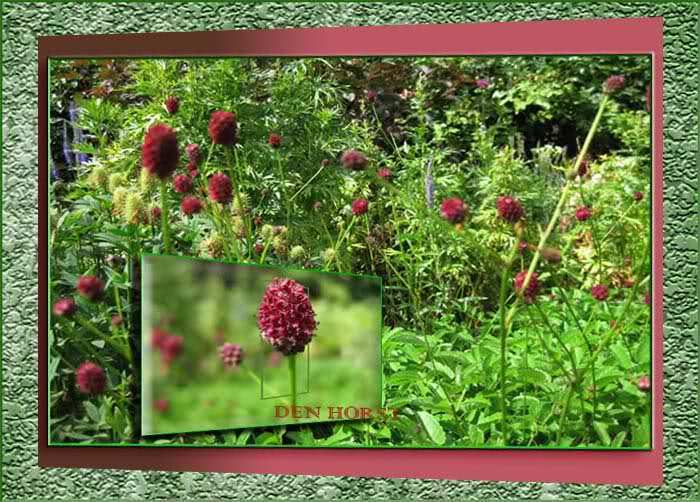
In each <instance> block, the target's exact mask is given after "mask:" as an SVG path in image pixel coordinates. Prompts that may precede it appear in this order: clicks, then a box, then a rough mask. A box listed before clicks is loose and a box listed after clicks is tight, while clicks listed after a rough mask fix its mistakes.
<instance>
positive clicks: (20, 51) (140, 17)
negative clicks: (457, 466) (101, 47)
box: [2, 2, 700, 500]
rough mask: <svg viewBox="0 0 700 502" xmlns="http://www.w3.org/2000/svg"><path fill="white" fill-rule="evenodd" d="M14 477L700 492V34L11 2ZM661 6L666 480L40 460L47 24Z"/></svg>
mask: <svg viewBox="0 0 700 502" xmlns="http://www.w3.org/2000/svg"><path fill="white" fill-rule="evenodd" d="M2 10H3V49H2V52H3V55H2V73H3V82H2V85H3V90H2V92H3V105H2V111H3V112H4V113H3V130H2V139H3V145H2V147H3V150H2V167H3V169H2V171H3V172H2V181H3V207H2V235H3V258H2V259H3V286H4V287H3V312H2V314H3V330H2V342H3V344H2V348H3V352H2V369H3V375H2V376H3V383H2V391H3V393H2V394H3V396H2V399H3V402H2V411H3V417H2V418H3V420H2V454H3V471H2V476H3V479H2V481H3V485H4V486H3V488H4V493H3V494H4V496H5V499H6V500H29V499H36V498H46V497H47V496H49V494H50V497H51V498H52V499H62V498H69V499H75V498H89V499H97V498H100V499H107V498H112V499H113V498H120V499H121V498H132V499H133V498H136V499H151V498H163V497H166V498H179V499H183V498H185V499H201V498H207V499H223V498H232V497H237V498H243V499H259V498H262V499H269V498H335V499H353V500H354V499H372V498H374V499H377V498H379V499H386V498H399V497H410V498H464V497H472V498H478V499H482V498H513V499H520V498H546V499H552V498H554V499H561V498H567V499H569V498H606V499H609V498H615V499H618V498H626V499H630V498H632V499H638V498H656V499H658V498H664V499H690V498H697V497H698V496H699V495H700V493H698V491H697V490H698V485H697V483H698V430H697V423H698V422H697V418H698V388H699V385H698V384H699V382H698V362H699V361H698V316H697V306H698V302H697V293H698V273H697V269H696V267H697V263H698V259H697V258H698V243H697V228H698V225H697V224H698V199H697V190H696V189H697V181H698V162H699V161H700V157H699V156H698V153H697V146H698V140H699V131H698V107H699V106H700V101H699V96H698V82H699V81H700V68H699V65H698V61H700V58H699V55H700V54H699V52H698V41H699V39H700V34H699V33H698V29H699V25H698V20H699V14H700V7H699V6H698V5H697V4H695V3H690V2H675V3H674V2H669V3H659V4H653V3H639V2H628V3H606V4H604V3H583V2H577V3H548V4H545V3H520V4H505V3H494V2H490V3H476V2H468V3H449V4H438V3H414V4H407V3H384V4H382V3H357V4H349V3H260V4H257V5H252V4H242V3H238V4H230V3H229V4H227V3H187V4H185V3H177V4H166V3H150V4H149V3H131V2H130V3H121V4H113V3H105V2H94V3H81V4H77V3H73V4H71V5H70V6H66V5H61V4H48V3H42V4H39V3H10V4H7V3H6V4H3V6H2ZM647 16H662V17H664V20H665V24H664V35H665V55H664V56H665V84H664V99H665V102H664V107H665V118H664V128H665V130H664V170H665V180H664V181H665V190H664V192H665V193H664V211H665V215H664V216H665V224H664V244H665V257H664V258H665V265H666V269H665V281H664V288H665V289H664V302H665V306H666V307H665V310H666V312H665V314H666V316H665V317H666V318H665V327H664V335H665V341H664V373H665V382H664V383H665V388H664V394H665V397H664V401H665V403H664V436H665V438H664V440H665V441H664V442H665V445H664V453H665V455H664V457H665V459H664V473H665V482H664V485H663V486H661V487H622V486H593V485H580V484H554V483H497V482H478V481H462V482H457V481H430V480H410V479H405V480H401V479H398V480H390V479H383V478H372V479H370V478H350V477H301V476H272V475H238V474H222V473H177V472H153V471H117V470H89V469H39V468H38V466H37V448H36V441H37V419H38V416H37V403H36V396H37V378H36V368H37V336H36V335H37V322H36V315H37V314H36V312H37V277H36V272H35V271H36V266H37V255H36V251H37V241H36V233H37V232H36V230H37V228H36V224H37V215H36V207H37V181H38V180H37V171H36V170H37V160H38V154H37V142H36V137H37V103H38V101H37V99H38V97H37V69H38V68H37V61H36V54H37V40H36V37H37V36H41V35H60V34H77V33H127V32H144V31H200V30H222V29H237V28H276V27H312V26H337V25H363V24H413V23H454V22H477V21H516V20H517V21H526V20H540V19H584V18H603V17H613V18H628V17H647Z"/></svg>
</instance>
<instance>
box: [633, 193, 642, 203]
mask: <svg viewBox="0 0 700 502" xmlns="http://www.w3.org/2000/svg"><path fill="white" fill-rule="evenodd" d="M633 197H634V200H636V201H637V202H639V201H640V200H642V199H643V198H644V194H643V193H642V192H634V195H633Z"/></svg>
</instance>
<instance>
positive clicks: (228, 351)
mask: <svg viewBox="0 0 700 502" xmlns="http://www.w3.org/2000/svg"><path fill="white" fill-rule="evenodd" d="M219 357H220V358H221V360H222V361H223V363H224V366H226V367H228V368H235V367H237V366H239V365H240V364H241V361H242V360H243V349H242V348H241V346H240V345H238V344H235V343H228V342H226V343H225V344H223V345H222V346H221V347H219Z"/></svg>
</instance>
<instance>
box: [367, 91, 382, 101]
mask: <svg viewBox="0 0 700 502" xmlns="http://www.w3.org/2000/svg"><path fill="white" fill-rule="evenodd" d="M378 95H379V94H378V93H377V91H373V90H371V89H368V90H366V91H365V97H366V98H367V101H369V102H370V103H374V102H375V101H376V100H377V96H378Z"/></svg>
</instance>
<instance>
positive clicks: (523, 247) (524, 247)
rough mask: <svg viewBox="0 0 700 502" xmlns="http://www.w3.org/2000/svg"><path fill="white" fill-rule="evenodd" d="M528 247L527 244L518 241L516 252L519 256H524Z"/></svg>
mask: <svg viewBox="0 0 700 502" xmlns="http://www.w3.org/2000/svg"><path fill="white" fill-rule="evenodd" d="M527 248H528V245H527V242H525V241H520V242H518V251H519V252H520V254H525V251H527Z"/></svg>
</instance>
